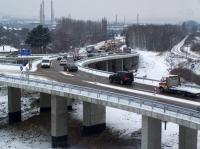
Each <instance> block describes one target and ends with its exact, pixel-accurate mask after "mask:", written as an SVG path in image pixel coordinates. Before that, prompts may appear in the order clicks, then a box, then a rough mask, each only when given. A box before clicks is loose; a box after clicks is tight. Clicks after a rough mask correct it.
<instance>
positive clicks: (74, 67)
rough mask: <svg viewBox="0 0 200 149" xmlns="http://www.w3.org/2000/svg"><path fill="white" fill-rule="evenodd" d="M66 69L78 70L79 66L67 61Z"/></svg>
mask: <svg viewBox="0 0 200 149" xmlns="http://www.w3.org/2000/svg"><path fill="white" fill-rule="evenodd" d="M64 71H72V72H76V71H78V67H77V66H76V65H75V64H74V63H67V64H66V65H65V66H64Z"/></svg>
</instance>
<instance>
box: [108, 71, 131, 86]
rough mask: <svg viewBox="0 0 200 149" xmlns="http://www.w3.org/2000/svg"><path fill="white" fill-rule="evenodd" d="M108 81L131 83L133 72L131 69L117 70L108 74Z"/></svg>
mask: <svg viewBox="0 0 200 149" xmlns="http://www.w3.org/2000/svg"><path fill="white" fill-rule="evenodd" d="M109 81H110V83H119V84H121V85H123V84H129V85H131V84H132V83H133V81H134V76H133V72H131V71H118V72H117V73H115V74H113V75H110V76H109Z"/></svg>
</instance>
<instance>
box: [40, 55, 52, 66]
mask: <svg viewBox="0 0 200 149" xmlns="http://www.w3.org/2000/svg"><path fill="white" fill-rule="evenodd" d="M50 66H51V60H50V58H49V57H44V58H42V63H41V68H50Z"/></svg>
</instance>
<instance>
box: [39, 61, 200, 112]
mask: <svg viewBox="0 0 200 149" xmlns="http://www.w3.org/2000/svg"><path fill="white" fill-rule="evenodd" d="M63 70H64V69H63V66H60V65H59V61H56V60H55V61H53V62H52V66H51V68H50V69H48V68H46V69H44V68H41V67H40V66H39V69H38V71H37V75H41V76H45V77H47V78H49V79H52V80H55V81H58V82H62V83H68V84H73V85H79V86H83V87H89V88H93V89H99V90H104V91H109V92H114V93H119V94H125V95H129V96H138V97H148V99H150V100H154V101H160V102H164V103H167V104H173V105H176V106H181V107H185V108H190V109H195V110H196V107H195V106H193V105H191V104H186V103H182V102H176V101H170V100H164V99H161V98H156V97H149V96H147V95H141V94H136V93H131V92H127V91H123V90H117V89H115V88H107V87H102V86H98V85H95V84H90V83H87V82H85V81H91V82H94V80H95V79H96V82H99V83H102V84H109V85H115V86H119V87H124V88H129V89H134V90H140V91H146V92H151V93H154V87H153V86H150V85H145V84H138V83H133V85H131V86H128V85H123V86H122V85H118V84H110V83H109V80H108V78H105V77H100V76H95V75H92V74H89V73H86V72H82V71H78V72H65V73H66V74H67V75H64V74H62V72H64V71H63ZM167 96H173V97H177V98H182V99H183V100H192V101H198V102H200V99H194V98H189V97H183V96H180V95H174V94H173V95H167Z"/></svg>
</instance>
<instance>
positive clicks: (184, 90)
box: [159, 75, 200, 98]
mask: <svg viewBox="0 0 200 149" xmlns="http://www.w3.org/2000/svg"><path fill="white" fill-rule="evenodd" d="M159 91H160V93H173V94H179V95H183V96H185V97H194V98H196V97H200V88H198V87H191V86H188V85H182V84H181V81H180V77H179V75H168V76H166V77H162V79H161V80H160V82H159Z"/></svg>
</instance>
